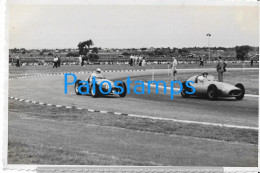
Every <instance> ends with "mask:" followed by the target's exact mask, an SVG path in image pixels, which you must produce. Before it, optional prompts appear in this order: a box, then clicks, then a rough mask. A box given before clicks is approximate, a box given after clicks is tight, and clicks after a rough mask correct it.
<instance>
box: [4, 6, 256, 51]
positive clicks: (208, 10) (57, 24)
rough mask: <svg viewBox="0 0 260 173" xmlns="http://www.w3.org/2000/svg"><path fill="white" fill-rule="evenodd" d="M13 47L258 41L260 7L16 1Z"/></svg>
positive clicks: (12, 18) (11, 24)
mask: <svg viewBox="0 0 260 173" xmlns="http://www.w3.org/2000/svg"><path fill="white" fill-rule="evenodd" d="M9 28H10V29H9V46H10V48H14V47H17V48H76V47H77V44H78V43H79V42H80V41H85V40H88V39H92V40H93V42H94V46H97V47H102V48H133V47H134V48H140V47H171V48H172V47H193V46H198V47H201V46H207V45H208V38H207V37H206V34H207V33H210V34H211V35H212V36H211V37H210V44H211V46H224V47H232V46H236V45H246V44H248V45H252V46H258V45H259V7H253V6H247V7H238V6H228V7H227V6H226V7H225V6H140V5H139V6H122V5H121V6H111V5H110V6H108V5H107V6H104V5H103V6H101V5H100V6H98V5H84V6H82V5H12V6H10V14H9Z"/></svg>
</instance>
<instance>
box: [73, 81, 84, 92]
mask: <svg viewBox="0 0 260 173" xmlns="http://www.w3.org/2000/svg"><path fill="white" fill-rule="evenodd" d="M80 81H81V80H77V81H76V83H75V85H74V90H75V93H76V94H77V95H82V94H81V93H80V92H79V86H80V85H82V83H79V82H80Z"/></svg>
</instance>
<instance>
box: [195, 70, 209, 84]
mask: <svg viewBox="0 0 260 173" xmlns="http://www.w3.org/2000/svg"><path fill="white" fill-rule="evenodd" d="M208 81H209V80H208V73H207V72H203V73H202V75H201V76H199V77H198V82H199V83H205V82H208Z"/></svg>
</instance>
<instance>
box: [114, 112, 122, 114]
mask: <svg viewBox="0 0 260 173" xmlns="http://www.w3.org/2000/svg"><path fill="white" fill-rule="evenodd" d="M113 113H114V114H115V115H122V113H121V112H113Z"/></svg>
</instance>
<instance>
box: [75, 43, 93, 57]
mask: <svg viewBox="0 0 260 173" xmlns="http://www.w3.org/2000/svg"><path fill="white" fill-rule="evenodd" d="M93 45H94V43H93V41H92V40H91V39H89V40H87V41H83V42H79V44H78V49H79V55H83V61H85V60H87V59H89V58H88V56H87V54H88V52H89V48H90V46H93Z"/></svg>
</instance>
